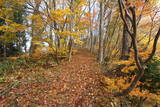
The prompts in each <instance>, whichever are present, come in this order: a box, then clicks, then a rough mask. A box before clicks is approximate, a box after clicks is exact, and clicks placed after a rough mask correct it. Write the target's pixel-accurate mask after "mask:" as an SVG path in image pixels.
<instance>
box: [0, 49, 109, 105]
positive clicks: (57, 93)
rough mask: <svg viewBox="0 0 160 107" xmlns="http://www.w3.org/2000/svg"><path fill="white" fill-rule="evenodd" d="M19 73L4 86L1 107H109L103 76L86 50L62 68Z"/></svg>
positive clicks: (94, 59) (1, 86) (53, 67)
mask: <svg viewBox="0 0 160 107" xmlns="http://www.w3.org/2000/svg"><path fill="white" fill-rule="evenodd" d="M19 70H20V71H22V72H20V71H19V72H16V73H15V74H11V75H9V76H8V77H7V79H6V81H7V82H6V83H5V84H1V85H0V92H1V93H0V96H1V97H0V106H1V107H3V106H4V107H95V106H105V107H107V102H108V101H107V99H106V98H105V96H106V95H104V92H103V87H102V86H101V79H102V75H103V74H102V73H101V72H100V67H99V65H98V63H97V62H96V58H95V57H94V56H93V55H91V54H90V53H89V52H88V51H86V50H82V49H81V50H80V51H78V53H77V54H75V55H73V57H72V61H71V62H63V63H62V64H60V65H58V66H57V65H56V66H55V65H52V66H51V67H48V68H47V67H45V68H44V67H34V68H27V69H26V68H25V69H24V68H21V69H19ZM102 102H103V103H102Z"/></svg>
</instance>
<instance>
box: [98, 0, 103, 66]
mask: <svg viewBox="0 0 160 107" xmlns="http://www.w3.org/2000/svg"><path fill="white" fill-rule="evenodd" d="M103 13H104V4H103V1H100V17H99V18H100V23H99V55H98V60H99V63H102V62H103V15H104V14H103Z"/></svg>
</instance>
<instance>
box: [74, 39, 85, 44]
mask: <svg viewBox="0 0 160 107" xmlns="http://www.w3.org/2000/svg"><path fill="white" fill-rule="evenodd" d="M74 43H76V44H79V45H82V44H83V43H84V42H83V41H81V40H80V38H76V39H75V40H74Z"/></svg>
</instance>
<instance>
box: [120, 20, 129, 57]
mask: <svg viewBox="0 0 160 107" xmlns="http://www.w3.org/2000/svg"><path fill="white" fill-rule="evenodd" d="M126 19H127V17H126ZM129 45H130V40H129V34H128V32H127V28H126V26H125V25H123V37H122V49H121V57H120V59H122V60H127V59H128V55H129Z"/></svg>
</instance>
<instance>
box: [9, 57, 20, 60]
mask: <svg viewBox="0 0 160 107" xmlns="http://www.w3.org/2000/svg"><path fill="white" fill-rule="evenodd" d="M18 58H19V57H9V58H8V59H9V60H17V59H18Z"/></svg>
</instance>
